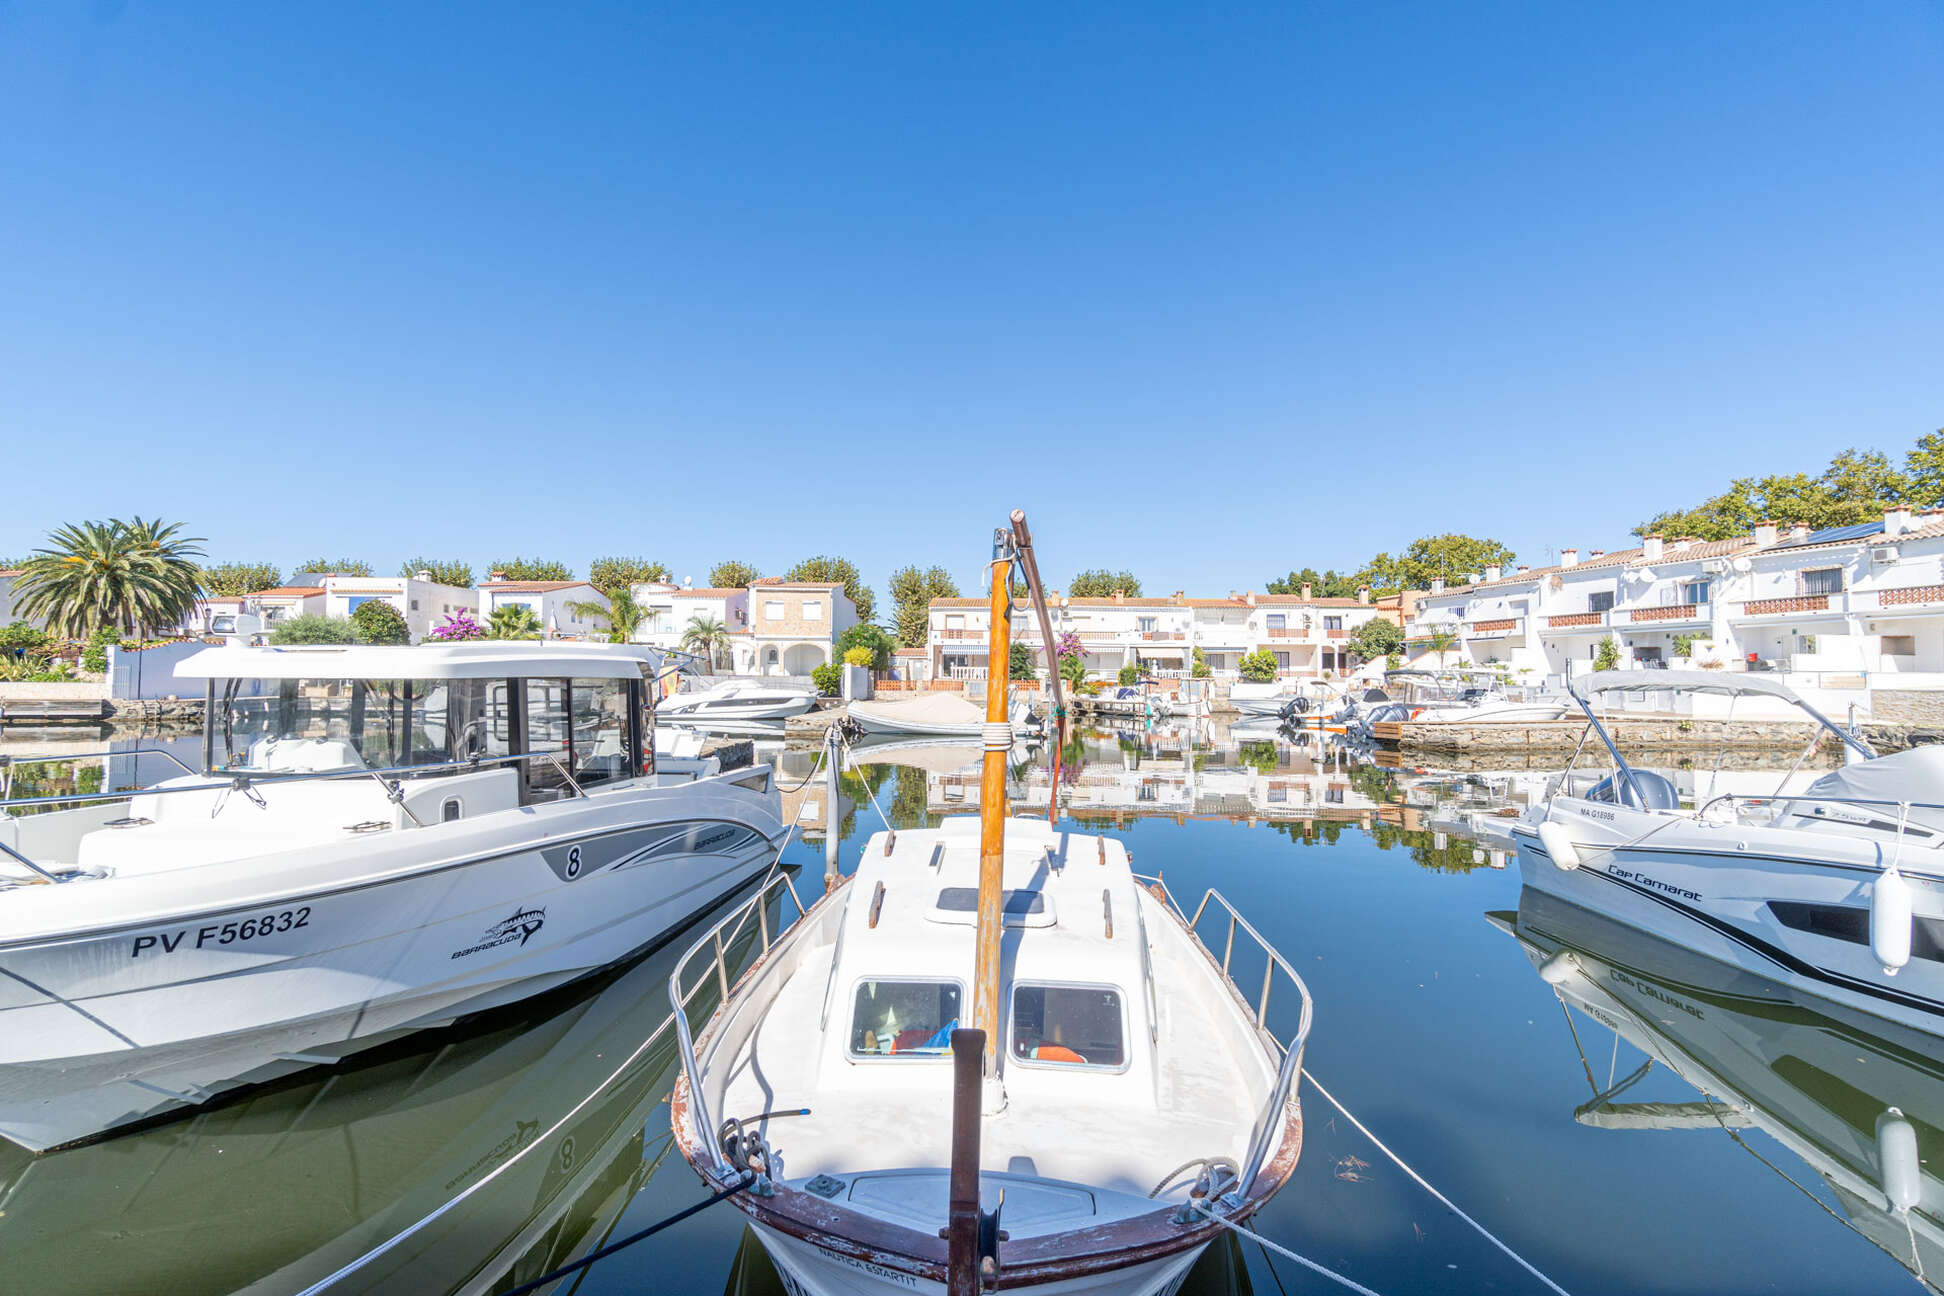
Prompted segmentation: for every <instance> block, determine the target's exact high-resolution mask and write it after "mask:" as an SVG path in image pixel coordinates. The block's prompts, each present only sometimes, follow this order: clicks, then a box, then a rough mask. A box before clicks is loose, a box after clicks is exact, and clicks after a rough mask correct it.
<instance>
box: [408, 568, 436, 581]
mask: <svg viewBox="0 0 1944 1296" xmlns="http://www.w3.org/2000/svg"><path fill="white" fill-rule="evenodd" d="M412 579H413V580H422V581H430V580H431V579H432V573H431V572H429V571H427V570H425V568H423V567H421V568H419V569H418V570H417V571H415V572H413V573H412Z"/></svg>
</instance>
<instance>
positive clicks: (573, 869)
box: [567, 846, 580, 879]
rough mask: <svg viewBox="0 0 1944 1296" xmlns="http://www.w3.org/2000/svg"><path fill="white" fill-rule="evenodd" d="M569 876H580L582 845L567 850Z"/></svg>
mask: <svg viewBox="0 0 1944 1296" xmlns="http://www.w3.org/2000/svg"><path fill="white" fill-rule="evenodd" d="M567 876H568V877H569V878H570V879H572V878H577V877H579V876H580V847H578V846H575V847H572V848H570V849H569V850H568V852H567Z"/></svg>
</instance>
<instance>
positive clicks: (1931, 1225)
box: [1487, 889, 1944, 1292]
mask: <svg viewBox="0 0 1944 1296" xmlns="http://www.w3.org/2000/svg"><path fill="white" fill-rule="evenodd" d="M1487 917H1488V919H1489V920H1490V921H1491V922H1492V923H1493V924H1494V925H1496V926H1498V927H1500V928H1501V929H1502V930H1505V931H1507V932H1509V933H1511V934H1512V935H1513V936H1515V937H1516V938H1517V939H1518V941H1519V944H1520V945H1521V946H1522V947H1523V948H1524V950H1525V953H1526V956H1527V957H1528V958H1530V959H1531V960H1532V963H1533V966H1534V968H1535V969H1536V970H1537V971H1538V973H1539V976H1540V978H1541V979H1542V980H1543V981H1544V982H1545V983H1546V984H1547V985H1549V986H1550V987H1551V988H1552V991H1553V993H1554V994H1555V995H1557V996H1558V998H1559V1001H1560V1004H1561V1005H1562V1008H1564V1009H1577V1010H1578V1011H1579V1012H1580V1013H1582V1014H1584V1015H1585V1017H1587V1018H1590V1019H1591V1020H1592V1022H1593V1023H1595V1031H1593V1032H1589V1031H1587V1030H1586V1028H1585V1026H1584V1025H1582V1026H1581V1027H1579V1028H1578V1029H1575V1028H1574V1026H1573V1020H1572V1015H1571V1013H1570V1012H1568V1015H1567V1023H1566V1024H1567V1030H1565V1031H1563V1032H1561V1036H1562V1038H1561V1039H1560V1040H1559V1045H1560V1047H1561V1048H1570V1049H1573V1050H1575V1051H1576V1052H1577V1055H1578V1058H1579V1062H1580V1068H1581V1070H1582V1071H1583V1072H1584V1074H1585V1078H1586V1085H1587V1089H1588V1092H1587V1093H1586V1094H1585V1095H1584V1096H1583V1098H1582V1100H1581V1101H1580V1102H1579V1104H1578V1105H1577V1106H1576V1107H1574V1108H1573V1109H1572V1118H1573V1119H1574V1120H1575V1121H1576V1122H1578V1123H1579V1124H1581V1125H1584V1126H1589V1127H1591V1128H1595V1129H1601V1130H1612V1131H1628V1130H1634V1131H1641V1130H1653V1131H1676V1132H1679V1131H1686V1132H1687V1133H1688V1135H1689V1136H1690V1137H1693V1138H1710V1137H1714V1138H1726V1139H1728V1140H1730V1141H1732V1142H1733V1143H1734V1145H1735V1146H1736V1147H1738V1148H1740V1149H1742V1150H1743V1151H1745V1152H1747V1153H1748V1154H1749V1155H1750V1156H1753V1157H1755V1158H1756V1159H1757V1160H1758V1161H1760V1163H1761V1164H1762V1165H1764V1166H1765V1167H1767V1168H1768V1169H1770V1170H1772V1171H1774V1173H1776V1174H1778V1175H1781V1176H1783V1178H1784V1179H1786V1180H1787V1181H1788V1182H1789V1183H1792V1184H1794V1185H1795V1186H1796V1187H1798V1188H1800V1189H1801V1191H1802V1192H1803V1193H1804V1194H1806V1195H1807V1196H1809V1197H1810V1198H1811V1199H1812V1200H1814V1201H1815V1202H1816V1203H1817V1205H1819V1206H1821V1207H1822V1209H1823V1210H1825V1211H1827V1212H1829V1214H1830V1215H1832V1216H1834V1217H1835V1218H1836V1219H1837V1220H1839V1221H1841V1222H1842V1223H1843V1224H1844V1225H1846V1226H1847V1227H1849V1228H1851V1229H1854V1230H1855V1231H1856V1232H1857V1233H1859V1234H1861V1235H1862V1236H1864V1237H1866V1238H1868V1239H1869V1240H1870V1241H1871V1242H1872V1243H1874V1244H1875V1245H1876V1246H1878V1247H1880V1248H1882V1249H1883V1250H1884V1251H1885V1252H1886V1253H1888V1254H1889V1255H1891V1256H1893V1257H1895V1258H1896V1260H1897V1262H1898V1263H1899V1264H1902V1265H1903V1266H1904V1267H1905V1268H1906V1269H1908V1270H1909V1271H1910V1272H1911V1273H1912V1274H1913V1275H1914V1276H1916V1277H1917V1278H1918V1279H1919V1280H1920V1281H1922V1282H1923V1283H1924V1285H1926V1286H1927V1287H1929V1288H1930V1289H1931V1290H1933V1291H1939V1292H1944V1286H1940V1283H1939V1278H1936V1277H1932V1276H1931V1275H1940V1276H1944V1223H1940V1220H1944V1216H1940V1209H1944V1182H1940V1180H1939V1177H1938V1173H1939V1172H1938V1171H1936V1170H1934V1169H1932V1168H1931V1167H1930V1166H1929V1165H1927V1164H1925V1156H1926V1153H1935V1152H1940V1151H1944V1065H1941V1064H1940V1062H1939V1060H1938V1056H1937V1055H1938V1041H1937V1039H1936V1037H1934V1036H1930V1035H1925V1034H1922V1033H1920V1032H1918V1031H1914V1030H1911V1029H1909V1028H1907V1027H1903V1026H1899V1025H1896V1024H1895V1023H1891V1022H1887V1021H1884V1020H1883V1019H1881V1018H1877V1017H1872V1016H1867V1015H1865V1014H1861V1013H1856V1012H1852V1011H1851V1010H1849V1009H1847V1008H1844V1007H1842V1006H1840V1005H1837V1004H1833V1003H1829V1002H1826V1001H1823V1000H1819V999H1814V998H1811V997H1808V996H1805V995H1802V994H1800V993H1796V992H1791V991H1789V990H1787V989H1785V988H1784V987H1782V986H1781V985H1780V984H1779V983H1777V982H1773V981H1769V980H1767V979H1765V978H1763V977H1760V976H1757V975H1755V974H1753V973H1750V972H1744V971H1741V970H1739V969H1736V968H1732V967H1729V966H1727V965H1725V964H1720V963H1716V962H1714V961H1713V960H1711V959H1706V958H1703V957H1701V956H1700V955H1698V954H1695V953H1693V952H1691V951H1689V950H1686V949H1683V948H1681V947H1680V946H1677V945H1671V944H1668V943H1666V942H1664V941H1661V940H1658V939H1656V938H1654V937H1651V936H1647V935H1644V934H1642V933H1640V932H1637V931H1635V930H1633V929H1632V928H1628V927H1624V926H1621V925H1620V924H1618V923H1615V922H1613V921H1612V920H1610V919H1607V918H1603V917H1601V916H1599V915H1597V914H1593V913H1590V912H1588V911H1586V910H1583V909H1580V908H1578V907H1576V906H1573V905H1569V904H1566V903H1564V902H1562V901H1560V900H1558V899H1556V898H1553V897H1550V896H1547V895H1544V894H1543V893H1541V892H1538V891H1533V890H1530V889H1527V890H1525V891H1523V892H1522V893H1521V895H1520V897H1519V908H1518V911H1517V912H1516V913H1508V912H1495V913H1491V914H1488V915H1487ZM1605 1032H1611V1036H1612V1041H1613V1043H1612V1056H1611V1058H1610V1059H1608V1058H1605V1057H1601V1056H1600V1054H1602V1053H1604V1052H1605V1049H1604V1047H1602V1046H1603V1045H1604V1044H1605V1042H1606V1041H1605V1040H1604V1039H1602V1038H1600V1034H1603V1033H1605ZM1622 1042H1624V1043H1625V1045H1627V1046H1628V1047H1627V1050H1626V1051H1625V1052H1624V1053H1623V1051H1622V1049H1621V1044H1622ZM1656 1066H1658V1067H1660V1068H1663V1069H1664V1070H1665V1071H1666V1072H1671V1073H1672V1074H1673V1075H1675V1076H1678V1077H1679V1078H1680V1080H1681V1081H1682V1082H1684V1084H1685V1085H1686V1086H1687V1087H1688V1088H1689V1089H1690V1090H1691V1091H1692V1096H1690V1097H1685V1098H1683V1097H1678V1096H1677V1097H1675V1098H1673V1099H1671V1100H1670V1099H1656V1098H1654V1097H1653V1096H1652V1088H1653V1087H1652V1085H1651V1084H1649V1083H1648V1082H1649V1081H1650V1079H1651V1078H1652V1073H1653V1071H1654V1068H1655V1067H1656ZM1757 1130H1758V1131H1761V1132H1762V1133H1763V1134H1766V1135H1767V1136H1769V1137H1770V1138H1772V1139H1773V1140H1774V1141H1775V1142H1776V1143H1778V1144H1780V1145H1781V1147H1782V1148H1784V1149H1786V1150H1787V1152H1788V1153H1789V1154H1792V1157H1793V1159H1794V1161H1796V1162H1798V1163H1799V1164H1794V1165H1789V1164H1783V1163H1781V1162H1780V1161H1778V1160H1775V1159H1772V1158H1771V1157H1768V1156H1764V1154H1763V1153H1762V1151H1760V1150H1758V1149H1757V1148H1756V1147H1754V1146H1753V1145H1751V1144H1750V1142H1749V1141H1748V1137H1747V1132H1748V1131H1757ZM1783 1160H1784V1161H1786V1160H1789V1158H1783ZM1805 1167H1806V1168H1807V1169H1808V1171H1810V1173H1809V1174H1808V1175H1804V1174H1803V1173H1802V1171H1803V1169H1804V1168H1805ZM1818 1189H1821V1191H1818Z"/></svg>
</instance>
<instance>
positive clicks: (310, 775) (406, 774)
mask: <svg viewBox="0 0 1944 1296" xmlns="http://www.w3.org/2000/svg"><path fill="white" fill-rule="evenodd" d="M108 754H109V755H115V756H120V755H124V754H126V753H122V752H111V753H108ZM158 754H161V755H169V754H168V753H166V752H159V753H158ZM57 759H60V760H70V759H80V758H76V757H67V756H62V757H59V758H57ZM169 759H171V760H174V761H175V762H176V764H178V765H182V761H181V760H179V759H177V758H176V757H174V756H169ZM529 760H544V761H546V762H548V763H549V764H551V765H552V766H553V767H554V769H555V770H556V771H557V772H558V773H559V775H560V777H561V780H562V781H563V782H564V783H565V784H566V785H567V786H568V787H570V788H572V789H573V790H574V795H575V796H577V797H584V796H586V795H587V790H586V789H585V788H583V787H582V786H581V785H580V783H579V782H578V781H576V779H575V778H574V776H573V773H572V772H571V771H570V770H569V769H568V768H567V766H566V764H565V762H563V761H562V760H561V753H560V752H557V751H537V752H509V753H507V754H505V755H502V756H474V757H470V758H468V759H466V760H460V761H440V762H438V763H436V764H431V765H390V766H385V767H383V768H380V769H334V770H283V771H269V770H224V771H218V772H219V773H222V774H225V775H227V777H226V778H225V779H224V780H223V781H221V782H208V783H162V784H157V785H155V786H153V787H145V788H122V789H120V790H119V791H114V792H57V793H54V794H52V795H49V796H32V797H11V798H5V799H0V820H8V821H12V820H16V819H18V816H17V815H15V814H14V811H15V810H21V809H29V808H33V807H40V806H56V805H68V806H83V805H100V804H103V803H105V802H111V801H128V800H132V799H133V798H135V797H138V796H173V795H178V794H183V793H189V792H216V793H221V794H223V795H225V796H227V795H228V794H229V793H232V792H240V793H242V794H243V795H244V796H245V797H247V798H249V799H250V800H253V801H255V802H256V803H257V804H258V805H262V804H263V799H262V797H261V796H259V795H258V794H257V792H256V791H255V788H256V786H257V785H258V784H266V783H314V782H330V781H344V780H349V779H367V778H368V779H372V780H374V781H375V782H376V783H377V784H378V786H379V787H380V788H382V789H383V790H384V793H385V799H386V800H387V801H390V802H391V803H392V804H393V805H395V806H397V807H398V808H399V811H400V812H401V813H402V814H404V815H405V817H406V818H408V819H410V820H411V821H412V823H413V825H414V826H415V827H419V828H423V827H425V826H426V825H425V821H424V820H423V819H420V818H419V817H418V816H417V815H416V814H414V813H413V812H412V808H411V807H410V806H408V805H406V804H405V792H404V788H403V785H402V784H401V783H400V782H399V780H400V779H401V778H417V777H419V776H421V775H425V774H439V773H456V772H459V771H467V772H470V771H474V770H479V769H484V768H486V767H488V766H492V765H506V764H517V763H519V762H521V761H529ZM182 768H184V769H189V767H188V766H187V765H182ZM189 772H190V773H191V774H195V773H197V772H198V771H196V770H189ZM0 855H5V856H6V857H7V858H9V859H11V860H13V861H14V862H15V863H17V864H20V865H22V866H23V867H25V868H26V869H28V870H29V871H30V872H32V873H33V874H35V876H37V877H39V878H41V879H42V880H43V881H46V882H76V881H81V880H84V879H90V878H92V876H93V875H92V874H89V873H83V872H78V871H68V872H65V873H63V872H58V871H56V870H53V869H47V868H42V867H41V866H40V865H39V864H36V863H35V862H34V861H33V860H31V859H29V858H27V856H25V855H23V854H22V853H21V852H20V851H18V850H15V849H14V848H13V847H12V846H9V845H8V844H7V843H6V842H4V841H0Z"/></svg>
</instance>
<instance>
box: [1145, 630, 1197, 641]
mask: <svg viewBox="0 0 1944 1296" xmlns="http://www.w3.org/2000/svg"><path fill="white" fill-rule="evenodd" d="M1139 633H1140V636H1141V638H1142V639H1143V640H1145V641H1146V642H1148V643H1174V642H1177V641H1179V640H1184V639H1186V638H1187V637H1188V634H1187V632H1186V631H1183V630H1142V631H1140V632H1139Z"/></svg>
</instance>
